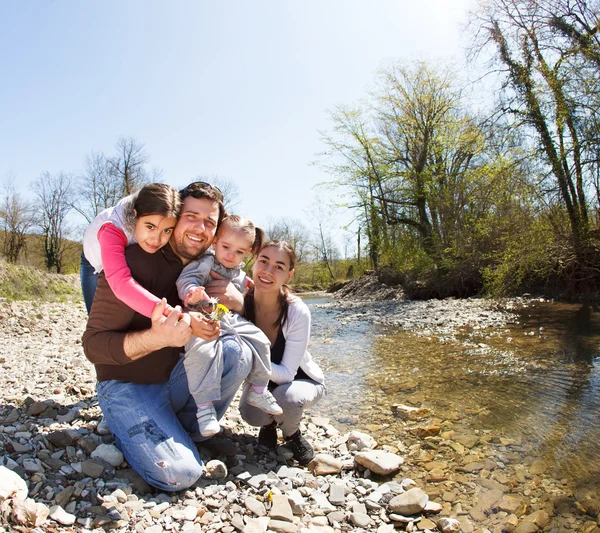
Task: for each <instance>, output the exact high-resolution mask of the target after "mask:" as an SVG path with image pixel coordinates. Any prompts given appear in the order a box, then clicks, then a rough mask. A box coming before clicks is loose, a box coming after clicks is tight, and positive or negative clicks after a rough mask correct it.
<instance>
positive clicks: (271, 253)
mask: <svg viewBox="0 0 600 533" xmlns="http://www.w3.org/2000/svg"><path fill="white" fill-rule="evenodd" d="M295 264H296V254H295V252H294V249H293V248H292V247H291V246H290V245H289V244H288V243H287V242H285V241H269V242H267V243H266V244H264V245H263V246H262V248H261V249H260V251H259V253H258V257H257V259H256V262H255V263H254V266H253V268H252V280H253V282H254V288H253V289H252V290H250V292H249V293H248V294H247V295H246V298H245V302H244V303H245V316H246V318H247V319H248V320H250V321H252V322H254V323H255V324H256V325H257V326H258V327H259V328H260V329H261V330H262V331H263V332H264V333H265V335H266V336H267V337H268V339H269V341H270V342H271V366H272V374H271V381H270V383H269V389H270V390H271V392H272V394H273V396H274V397H275V399H276V400H277V403H278V404H279V405H280V407H281V408H282V409H283V414H281V415H269V414H267V413H265V412H264V411H261V410H260V409H257V408H256V407H252V406H251V405H249V404H248V403H247V402H246V401H245V399H246V398H245V396H246V395H247V394H248V387H246V388H245V389H244V392H243V394H242V399H241V401H240V412H241V415H242V418H243V419H244V420H245V421H246V422H248V423H249V424H251V425H253V426H257V427H260V432H259V434H258V443H259V444H261V445H263V446H267V447H269V448H275V447H276V446H277V426H279V427H280V428H281V431H282V433H283V437H284V439H285V442H286V446H287V447H288V448H290V449H291V450H292V452H293V453H294V459H296V461H298V462H299V463H300V464H302V465H305V464H308V463H309V462H310V461H311V459H312V458H313V457H314V451H313V449H312V446H311V445H310V444H309V443H308V441H307V440H306V439H305V438H304V437H303V436H302V434H301V433H300V429H299V427H300V420H301V419H302V414H303V412H304V409H306V408H308V407H312V406H313V405H315V404H316V403H317V402H318V401H319V399H320V398H321V397H322V396H323V395H324V394H325V385H324V376H323V371H322V370H321V368H320V367H319V366H318V365H317V364H316V363H315V362H314V361H313V359H312V357H311V356H310V354H309V353H308V351H307V350H306V348H307V346H308V340H309V337H310V311H309V310H308V307H307V306H306V304H305V303H304V302H303V301H302V300H301V299H300V298H298V297H296V296H293V295H292V293H291V291H290V289H289V287H288V285H287V283H288V282H289V281H290V279H291V278H292V276H293V275H294V266H295Z"/></svg>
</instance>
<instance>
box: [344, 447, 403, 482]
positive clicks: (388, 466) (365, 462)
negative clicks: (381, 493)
mask: <svg viewBox="0 0 600 533" xmlns="http://www.w3.org/2000/svg"><path fill="white" fill-rule="evenodd" d="M354 460H355V461H356V463H358V464H359V465H361V466H363V467H364V468H368V469H369V470H370V471H371V472H374V473H375V474H379V475H381V476H389V475H391V474H395V473H396V472H398V471H399V470H400V467H401V466H402V464H403V463H404V459H403V458H402V457H400V456H399V455H396V454H394V453H390V452H384V451H380V450H373V451H369V452H359V453H357V454H356V455H355V456H354Z"/></svg>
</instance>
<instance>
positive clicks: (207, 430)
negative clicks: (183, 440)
mask: <svg viewBox="0 0 600 533" xmlns="http://www.w3.org/2000/svg"><path fill="white" fill-rule="evenodd" d="M196 418H197V419H198V429H199V430H200V435H202V436H203V437H212V436H213V435H216V434H217V433H219V431H221V426H220V425H219V421H218V420H217V412H216V411H215V408H214V406H213V405H212V404H210V405H204V406H202V407H199V408H198V412H197V413H196Z"/></svg>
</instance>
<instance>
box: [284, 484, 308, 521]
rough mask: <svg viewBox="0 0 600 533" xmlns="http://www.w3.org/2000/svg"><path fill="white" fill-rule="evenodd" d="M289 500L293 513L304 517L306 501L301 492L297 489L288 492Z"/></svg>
mask: <svg viewBox="0 0 600 533" xmlns="http://www.w3.org/2000/svg"><path fill="white" fill-rule="evenodd" d="M287 498H288V501H289V502H290V506H291V508H292V512H293V513H294V514H295V515H302V514H304V512H305V509H306V500H305V499H304V497H303V496H302V494H300V492H299V491H298V490H296V489H293V490H290V491H288V492H287Z"/></svg>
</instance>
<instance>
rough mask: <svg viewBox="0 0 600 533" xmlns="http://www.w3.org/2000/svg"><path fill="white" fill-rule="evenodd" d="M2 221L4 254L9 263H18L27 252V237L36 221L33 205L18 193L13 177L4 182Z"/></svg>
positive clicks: (0, 217)
mask: <svg viewBox="0 0 600 533" xmlns="http://www.w3.org/2000/svg"><path fill="white" fill-rule="evenodd" d="M0 221H1V223H2V230H3V232H4V242H3V247H2V252H3V254H4V256H5V257H6V260H7V261H8V262H10V263H18V262H19V259H20V258H21V256H22V255H23V254H24V253H25V251H26V244H27V241H26V235H27V232H28V231H29V230H30V229H31V228H32V227H33V226H34V224H35V219H34V210H33V207H32V205H31V203H30V202H28V201H27V200H24V199H23V198H22V197H21V195H20V194H19V193H18V192H16V189H15V181H14V178H13V177H9V178H8V179H7V180H6V181H5V182H4V195H3V197H2V206H1V210H0Z"/></svg>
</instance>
